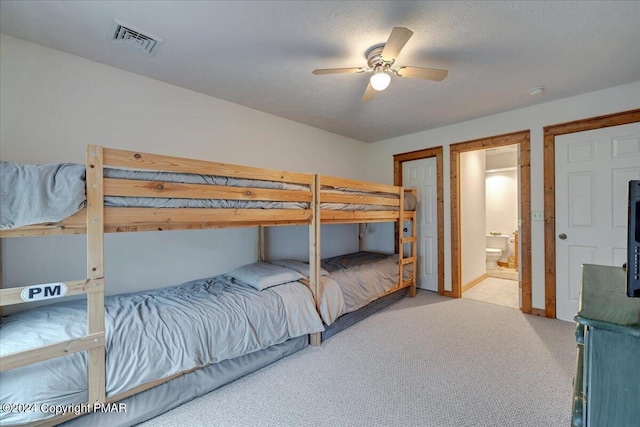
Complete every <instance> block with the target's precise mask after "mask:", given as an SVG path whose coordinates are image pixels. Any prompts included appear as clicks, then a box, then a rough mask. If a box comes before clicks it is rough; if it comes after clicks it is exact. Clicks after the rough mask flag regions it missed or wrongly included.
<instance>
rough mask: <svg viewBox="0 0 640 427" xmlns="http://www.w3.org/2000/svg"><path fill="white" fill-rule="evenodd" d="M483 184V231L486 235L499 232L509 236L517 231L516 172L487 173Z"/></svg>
mask: <svg viewBox="0 0 640 427" xmlns="http://www.w3.org/2000/svg"><path fill="white" fill-rule="evenodd" d="M485 183H486V185H485V187H486V206H487V210H486V212H487V216H486V227H485V231H486V233H487V234H489V233H491V232H500V233H501V234H507V235H509V236H511V235H512V234H513V232H514V231H516V230H517V229H518V172H517V171H515V170H507V171H499V172H487V173H486V175H485Z"/></svg>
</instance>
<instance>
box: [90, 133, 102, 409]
mask: <svg viewBox="0 0 640 427" xmlns="http://www.w3.org/2000/svg"><path fill="white" fill-rule="evenodd" d="M103 178H104V177H103V150H102V147H101V146H98V145H88V146H87V276H88V277H89V279H90V280H91V282H92V283H93V286H94V287H95V288H96V290H95V291H93V292H89V293H87V327H88V333H89V334H96V333H101V334H102V336H103V339H102V343H101V344H102V345H100V346H97V347H95V348H92V349H90V350H89V354H88V357H87V369H88V372H87V378H88V382H89V383H88V390H89V404H90V405H91V404H94V403H104V401H105V387H106V382H105V357H106V356H105V342H104V185H103Z"/></svg>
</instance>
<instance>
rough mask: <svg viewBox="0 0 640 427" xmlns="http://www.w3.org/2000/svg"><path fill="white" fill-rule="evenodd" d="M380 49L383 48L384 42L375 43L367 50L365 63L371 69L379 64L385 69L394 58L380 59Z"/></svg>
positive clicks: (391, 63) (390, 64)
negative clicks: (388, 59)
mask: <svg viewBox="0 0 640 427" xmlns="http://www.w3.org/2000/svg"><path fill="white" fill-rule="evenodd" d="M382 49H384V43H383V44H379V45H375V46H373V47H372V48H371V49H369V50H368V51H367V54H366V57H367V64H369V67H370V68H371V69H372V70H375V69H376V68H377V67H380V66H383V67H384V68H385V69H388V68H390V67H391V66H392V65H393V63H394V62H395V59H392V60H391V61H385V60H384V59H382Z"/></svg>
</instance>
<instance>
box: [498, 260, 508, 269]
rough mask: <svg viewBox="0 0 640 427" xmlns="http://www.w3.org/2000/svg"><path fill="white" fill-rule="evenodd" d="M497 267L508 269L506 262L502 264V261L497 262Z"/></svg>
mask: <svg viewBox="0 0 640 427" xmlns="http://www.w3.org/2000/svg"><path fill="white" fill-rule="evenodd" d="M498 265H499V266H500V267H507V268H508V267H509V263H508V262H504V261H498Z"/></svg>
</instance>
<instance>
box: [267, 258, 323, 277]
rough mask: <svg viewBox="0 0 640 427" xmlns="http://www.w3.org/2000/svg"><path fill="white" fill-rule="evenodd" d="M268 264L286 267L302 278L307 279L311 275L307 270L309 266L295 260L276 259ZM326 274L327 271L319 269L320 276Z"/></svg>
mask: <svg viewBox="0 0 640 427" xmlns="http://www.w3.org/2000/svg"><path fill="white" fill-rule="evenodd" d="M269 262H270V263H271V264H274V265H279V266H281V267H287V268H290V269H292V270H295V271H297V272H298V273H300V274H302V275H303V276H304V277H309V275H310V274H311V273H310V270H309V264H307V263H306V262H302V261H296V260H295V259H276V260H273V261H269ZM327 274H329V272H328V271H327V270H325V269H324V268H320V275H321V276H326V275H327Z"/></svg>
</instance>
